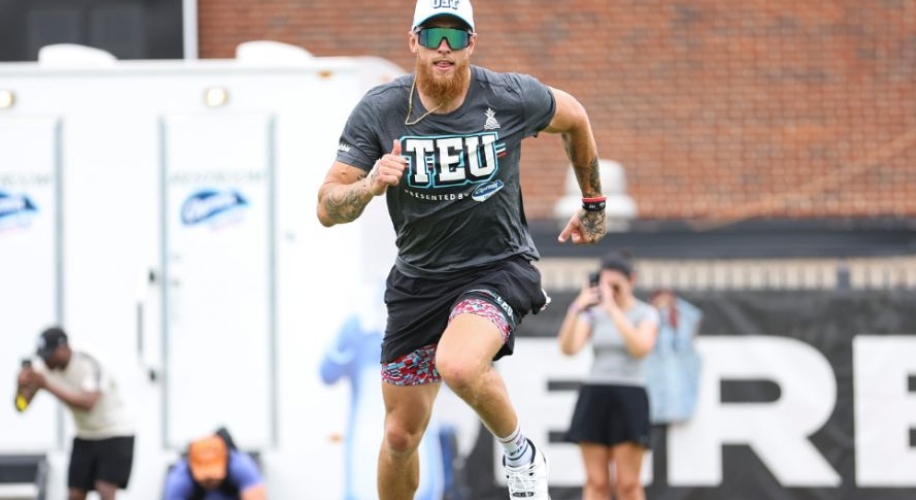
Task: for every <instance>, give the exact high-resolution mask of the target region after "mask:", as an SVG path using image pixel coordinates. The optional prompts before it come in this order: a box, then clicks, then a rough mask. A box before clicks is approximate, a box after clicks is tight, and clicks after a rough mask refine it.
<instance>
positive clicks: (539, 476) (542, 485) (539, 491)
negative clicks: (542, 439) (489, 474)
mask: <svg viewBox="0 0 916 500" xmlns="http://www.w3.org/2000/svg"><path fill="white" fill-rule="evenodd" d="M528 445H529V446H531V449H532V451H534V460H532V461H531V463H530V464H526V465H521V466H519V467H512V466H509V465H506V457H503V470H504V471H505V472H506V481H507V483H508V485H509V499H510V500H518V499H519V498H525V499H527V500H550V495H549V494H548V493H547V457H545V456H544V454H543V453H541V450H540V449H538V448H535V446H534V443H532V442H531V440H530V439H529V440H528Z"/></svg>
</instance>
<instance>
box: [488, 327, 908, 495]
mask: <svg viewBox="0 0 916 500" xmlns="http://www.w3.org/2000/svg"><path fill="white" fill-rule="evenodd" d="M516 344H517V346H516V352H519V353H524V355H523V356H512V357H509V358H506V359H504V360H501V361H500V362H499V363H498V364H497V366H498V367H499V369H500V372H501V373H502V374H503V376H504V377H505V381H506V385H507V387H508V389H509V393H510V394H512V395H513V397H514V398H513V399H514V400H515V401H516V406H517V410H518V412H519V414H520V415H521V416H522V418H523V426H524V427H525V432H526V434H528V435H529V436H531V437H532V439H534V440H535V442H538V443H544V444H543V445H546V446H545V449H546V451H547V455H548V456H549V457H550V459H551V468H550V478H551V484H555V485H556V486H569V487H577V486H581V485H582V481H583V480H584V477H583V474H582V470H581V469H582V464H581V458H580V457H579V454H578V451H577V450H576V448H575V446H574V445H571V444H567V443H550V444H546V442H547V436H548V435H549V434H550V433H551V432H557V431H565V430H566V429H567V427H568V425H569V419H570V417H571V415H572V410H573V406H574V404H575V395H576V394H575V392H574V391H567V390H559V391H549V390H548V389H547V386H548V382H553V383H556V382H564V381H565V382H576V381H581V380H582V378H583V377H584V376H585V374H586V373H587V371H588V366H589V363H590V361H591V356H590V353H589V352H584V353H583V354H580V355H579V356H576V357H573V358H568V357H565V356H563V355H561V354H560V353H559V350H558V349H557V347H556V340H554V339H532V338H525V337H522V338H519V339H518V340H517V341H516ZM696 348H697V350H698V351H699V353H700V355H701V356H702V358H703V368H702V371H701V378H700V396H699V398H698V401H697V407H696V411H695V413H694V415H693V417H692V418H691V419H690V421H689V422H687V423H684V424H679V425H673V426H670V427H669V428H668V438H667V459H668V485H669V486H672V487H716V486H719V485H721V484H722V483H723V467H722V447H723V446H724V445H747V446H748V447H750V449H751V450H752V451H754V452H755V453H756V454H757V456H758V457H759V458H760V461H761V462H762V463H763V465H764V466H765V467H767V469H769V470H770V471H771V472H772V474H773V476H774V477H775V478H776V480H777V481H778V482H779V483H780V484H781V485H783V486H786V487H815V488H817V487H824V488H830V487H837V486H840V485H841V484H842V483H843V478H841V477H840V475H839V474H838V473H837V472H836V470H834V469H833V467H832V466H831V464H830V463H829V462H827V460H826V459H825V458H824V456H823V455H822V454H821V453H820V451H819V450H818V449H817V448H815V447H814V445H813V444H812V443H811V441H810V439H809V438H810V436H811V435H812V434H814V433H816V432H817V431H818V430H820V429H821V428H823V426H824V425H825V424H826V423H827V421H828V419H829V418H830V416H831V415H832V413H833V410H834V408H835V405H836V402H837V382H836V378H835V374H834V373H833V369H832V367H831V366H830V364H829V362H828V361H827V359H826V358H825V357H824V355H823V354H821V353H820V352H819V351H818V350H817V349H815V348H814V347H813V346H811V345H809V344H806V343H804V342H802V341H800V340H797V339H793V338H789V337H775V336H740V337H739V336H706V337H701V338H698V339H697V340H696ZM852 352H853V360H854V365H853V367H852V368H853V371H854V373H853V382H852V383H853V384H854V385H853V387H854V396H855V402H854V403H853V404H854V405H855V409H854V414H855V461H856V477H855V478H852V477H848V478H845V479H846V481H847V482H849V483H852V482H855V483H856V485H857V486H860V487H884V488H894V487H897V488H901V487H913V486H916V474H914V473H913V471H916V450H914V449H913V448H911V447H910V442H909V434H910V432H911V429H913V428H916V394H913V393H911V392H910V391H909V389H910V388H909V387H908V380H909V379H910V377H913V376H916V336H914V335H900V336H884V335H882V336H867V335H862V336H857V337H855V338H854V339H852ZM724 380H730V381H741V380H744V381H751V380H753V381H758V380H766V381H770V382H773V383H775V384H777V385H778V386H779V389H780V397H779V399H778V400H777V401H772V402H766V403H751V402H748V403H723V402H722V397H721V392H720V384H721V382H722V381H724ZM851 410H852V409H847V411H851ZM494 448H495V450H494V451H495V453H494V471H496V472H495V476H496V479H497V480H498V481H503V479H502V478H501V477H500V474H499V473H498V471H499V470H500V469H499V467H498V465H499V462H498V460H499V453H500V449H499V446H498V445H496V444H495V443H494ZM650 468H651V461H649V460H646V461H645V463H644V471H643V472H644V477H643V481H644V482H648V481H651V479H650V478H651V470H647V469H650Z"/></svg>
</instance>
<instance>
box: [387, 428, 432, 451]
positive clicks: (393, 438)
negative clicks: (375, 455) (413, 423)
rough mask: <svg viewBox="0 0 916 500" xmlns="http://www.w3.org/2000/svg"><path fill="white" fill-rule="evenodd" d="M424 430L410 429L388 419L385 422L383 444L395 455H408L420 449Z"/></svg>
mask: <svg viewBox="0 0 916 500" xmlns="http://www.w3.org/2000/svg"><path fill="white" fill-rule="evenodd" d="M423 431H424V428H418V429H411V428H409V427H408V426H405V425H403V424H402V423H401V422H397V421H394V420H392V419H388V420H387V421H386V422H385V444H386V446H387V448H388V450H389V451H390V452H391V453H393V454H396V455H403V454H410V453H413V452H414V451H416V450H417V448H419V447H420V440H421V439H423Z"/></svg>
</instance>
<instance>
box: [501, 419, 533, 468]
mask: <svg viewBox="0 0 916 500" xmlns="http://www.w3.org/2000/svg"><path fill="white" fill-rule="evenodd" d="M497 439H498V440H499V443H500V444H501V445H503V452H504V453H505V455H506V465H510V466H512V467H518V466H519V465H523V464H528V463H531V461H532V460H534V449H533V448H532V447H531V445H529V444H528V438H526V437H525V435H524V434H522V428H521V426H516V427H515V431H513V432H512V434H509V435H508V436H506V437H497Z"/></svg>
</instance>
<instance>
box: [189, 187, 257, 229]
mask: <svg viewBox="0 0 916 500" xmlns="http://www.w3.org/2000/svg"><path fill="white" fill-rule="evenodd" d="M246 206H248V200H246V199H245V198H244V197H243V196H242V195H241V194H240V193H239V192H238V191H218V190H215V189H202V190H200V191H197V192H196V193H194V194H192V195H191V196H189V197H188V199H187V200H185V202H184V203H182V204H181V222H182V224H184V225H186V226H194V225H197V224H202V223H205V222H215V221H216V220H218V219H222V218H223V217H224V216H226V215H229V214H232V213H235V212H237V211H239V209H241V208H244V207H246Z"/></svg>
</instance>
